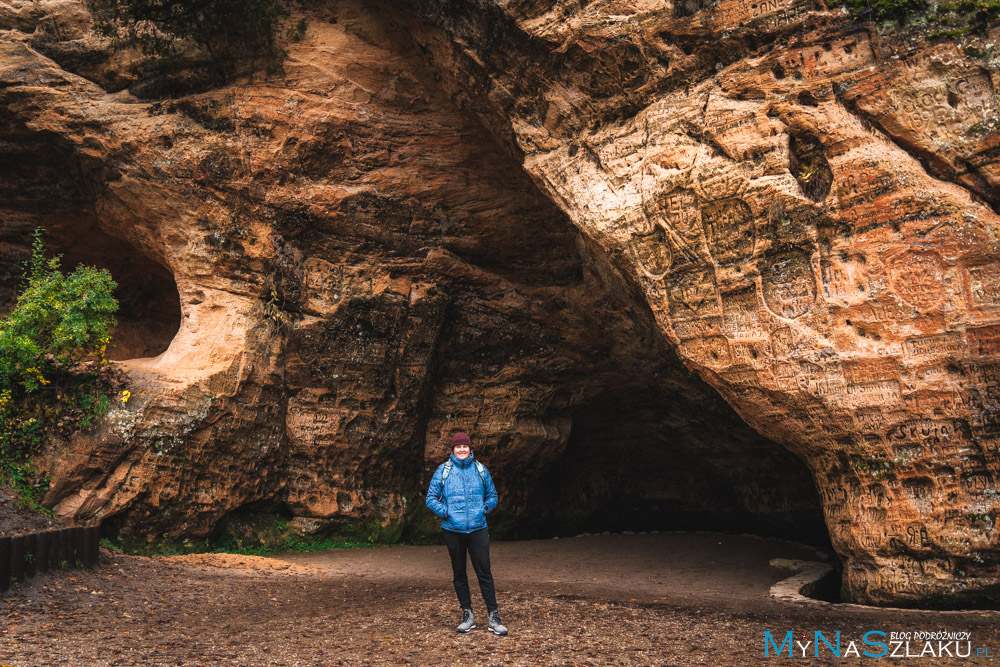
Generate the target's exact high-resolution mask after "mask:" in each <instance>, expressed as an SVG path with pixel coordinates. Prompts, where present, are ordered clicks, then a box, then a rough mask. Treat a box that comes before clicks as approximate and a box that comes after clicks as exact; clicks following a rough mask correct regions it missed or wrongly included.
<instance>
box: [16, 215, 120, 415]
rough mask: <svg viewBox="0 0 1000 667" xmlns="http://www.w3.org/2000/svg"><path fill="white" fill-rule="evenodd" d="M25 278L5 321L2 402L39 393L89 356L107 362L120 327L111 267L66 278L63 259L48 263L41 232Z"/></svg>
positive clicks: (86, 269)
mask: <svg viewBox="0 0 1000 667" xmlns="http://www.w3.org/2000/svg"><path fill="white" fill-rule="evenodd" d="M26 279H27V280H26V286H25V288H24V289H23V291H22V292H21V294H20V295H19V296H18V297H17V304H16V305H15V306H14V310H12V311H11V312H10V313H9V314H8V315H7V316H6V317H5V318H3V319H2V320H0V403H2V404H6V403H7V402H9V401H11V400H17V399H19V398H22V397H23V396H25V395H27V394H30V393H32V392H35V391H38V390H39V389H41V388H42V387H44V386H45V385H47V384H49V383H50V382H51V378H52V376H53V375H63V374H65V373H66V372H67V371H68V370H69V369H70V367H72V366H73V365H74V364H76V363H77V362H79V361H80V360H82V359H83V358H84V357H97V358H99V359H103V358H104V351H105V349H106V348H107V346H108V341H110V339H111V330H112V329H113V328H114V327H115V325H116V324H117V322H116V321H115V317H114V313H115V311H117V310H118V301H116V300H115V298H114V296H113V292H114V289H115V288H116V287H117V285H116V284H115V281H114V280H112V278H111V274H110V273H108V271H107V269H95V268H94V267H90V266H82V265H81V266H79V267H77V269H76V270H75V271H73V272H72V273H71V274H69V275H68V276H64V275H63V274H62V272H61V271H60V270H59V258H58V257H53V258H52V259H45V245H44V243H43V241H42V236H41V232H40V231H37V232H35V241H34V244H33V247H32V253H31V263H30V266H29V270H28V274H27V276H26Z"/></svg>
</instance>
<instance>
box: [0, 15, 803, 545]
mask: <svg viewBox="0 0 1000 667" xmlns="http://www.w3.org/2000/svg"><path fill="white" fill-rule="evenodd" d="M310 11H311V13H310V14H308V15H307V16H306V17H305V18H306V19H307V21H308V30H307V33H306V38H305V39H304V40H303V41H302V42H299V43H293V44H289V45H288V47H289V49H290V55H289V58H288V60H287V61H286V63H285V74H284V76H282V77H276V78H275V77H272V78H263V79H258V80H255V81H244V82H240V83H238V84H234V85H229V86H225V87H221V88H219V87H213V86H211V85H209V84H208V82H207V81H206V80H205V78H204V77H203V76H202V75H201V71H200V69H199V64H198V55H197V53H193V52H191V53H184V54H182V55H181V60H180V61H179V64H176V63H175V64H173V65H170V66H163V65H157V64H155V63H152V62H149V61H147V60H145V59H142V58H139V57H137V56H135V55H130V54H110V53H108V52H107V51H106V50H105V49H104V48H103V47H102V45H101V44H100V43H99V42H97V41H95V40H94V38H93V36H92V35H90V34H89V33H88V27H87V25H88V22H87V17H86V14H85V13H84V12H83V10H82V9H81V6H80V5H79V4H78V3H76V2H72V1H69V0H63V1H58V2H51V3H43V4H39V3H28V2H10V1H7V2H0V142H2V143H0V169H3V178H0V188H2V190H0V252H2V253H3V258H4V262H3V265H2V270H3V271H4V273H3V275H0V288H2V290H3V291H2V292H0V298H2V299H3V300H4V303H5V304H10V300H11V298H12V296H13V294H14V289H15V286H16V283H17V278H18V269H19V261H20V260H21V259H23V258H24V257H25V256H26V254H27V251H28V240H29V236H30V231H31V230H32V229H33V228H34V227H35V226H38V225H41V226H44V227H45V228H46V229H47V235H48V240H49V245H50V247H51V248H52V249H53V250H56V251H58V252H62V253H64V258H65V260H66V261H65V263H66V264H67V265H68V266H72V264H73V263H75V262H77V261H84V262H87V263H93V264H97V265H99V266H105V267H107V268H109V269H110V270H111V271H112V273H113V275H114V276H115V278H116V280H117V281H118V283H119V284H120V285H121V290H120V292H119V298H120V300H121V302H122V312H121V313H120V315H119V319H120V320H121V326H120V328H119V332H118V334H117V335H116V337H115V345H116V347H115V348H114V349H113V350H112V356H113V358H114V359H116V360H117V361H116V362H115V363H116V364H117V365H118V366H119V367H120V368H121V369H123V370H125V371H127V372H128V374H129V377H130V380H129V384H128V388H129V390H130V392H131V395H132V398H131V400H129V401H128V403H126V404H123V403H121V402H120V401H118V400H114V401H113V409H112V410H111V412H110V414H109V415H108V418H107V419H106V420H105V422H103V423H102V424H101V425H99V427H98V428H97V429H95V430H92V431H89V432H85V433H80V434H77V435H75V436H74V437H73V438H72V439H70V440H68V441H61V440H54V441H52V442H51V443H49V445H48V447H47V448H46V449H45V451H43V452H42V453H41V455H40V457H39V465H41V466H42V467H43V468H44V469H45V470H47V471H48V472H50V474H51V475H52V485H51V488H50V490H49V492H48V495H47V496H46V498H45V502H46V503H47V504H48V505H50V506H52V507H53V508H54V509H55V511H56V512H57V513H59V514H60V515H63V516H66V517H70V518H73V519H75V520H78V521H89V520H93V519H95V518H102V519H103V520H104V526H105V530H107V531H109V532H111V533H114V534H116V535H118V536H132V537H140V538H149V539H153V538H164V537H165V538H168V539H184V538H189V537H190V538H194V537H203V536H206V535H209V534H211V533H212V532H213V531H216V530H218V529H219V526H220V525H221V524H222V523H224V521H223V520H224V519H227V518H228V517H232V516H236V515H238V514H240V513H241V512H246V511H252V510H266V511H271V512H282V513H290V514H292V515H295V516H298V517H304V518H309V519H318V520H323V521H328V522H337V521H341V522H342V521H370V520H373V519H374V520H377V521H379V522H381V523H383V524H393V525H397V524H399V523H400V522H402V523H403V524H405V525H406V526H407V529H409V530H413V531H418V530H422V529H424V528H425V527H426V526H432V525H433V521H432V517H430V515H429V513H427V512H426V510H425V509H424V508H423V498H422V492H423V491H424V489H425V488H426V484H427V481H428V480H429V478H430V474H431V472H432V471H433V469H434V467H435V466H436V465H437V464H438V463H439V462H440V461H441V460H443V458H444V456H445V454H446V452H447V443H448V441H449V439H450V436H451V433H452V432H453V431H454V430H457V429H463V430H466V431H467V432H469V433H470V434H471V435H472V438H473V442H474V447H475V450H476V454H477V456H478V457H480V458H481V459H483V460H484V461H485V462H486V463H487V464H488V465H489V466H490V468H491V470H492V471H493V473H494V476H495V477H496V479H497V480H498V484H499V487H500V491H501V496H502V506H501V510H502V513H501V514H500V515H499V516H497V517H496V521H495V523H494V526H495V528H496V529H498V530H501V532H506V534H512V535H533V534H552V533H555V532H565V531H570V530H580V529H594V528H613V527H618V528H633V529H641V528H650V527H671V526H675V527H676V526H694V525H697V526H717V527H728V528H739V529H744V530H746V529H760V530H767V531H770V532H781V533H784V534H795V535H799V536H801V535H803V530H805V531H807V533H808V537H809V538H810V539H811V538H814V537H816V533H817V532H821V531H822V516H821V514H820V510H819V507H818V499H817V496H816V491H815V488H814V486H813V482H812V479H811V477H810V475H809V473H808V470H807V468H806V467H805V466H804V464H803V463H802V462H801V461H799V460H798V459H796V458H795V457H794V456H793V455H791V454H789V453H788V452H787V451H786V450H784V449H783V448H782V447H780V446H779V445H777V444H776V443H774V442H772V441H770V440H768V439H766V438H764V437H762V436H760V435H759V434H758V433H756V432H755V431H754V430H752V429H751V428H749V427H748V426H746V425H745V424H744V423H743V422H742V420H741V419H740V418H739V416H737V414H736V413H735V412H734V411H733V410H732V408H730V407H729V406H728V405H727V404H726V403H725V402H724V401H722V400H721V399H720V398H719V397H718V395H717V394H716V392H715V391H714V390H713V389H712V388H711V387H709V386H708V385H707V384H706V383H705V382H704V381H702V380H701V379H699V378H698V377H697V376H695V375H694V374H692V373H691V372H690V371H688V370H687V369H686V368H685V367H684V365H683V364H682V363H681V361H680V359H679V358H678V356H677V354H676V352H675V351H674V350H673V349H672V347H671V345H670V344H669V343H668V341H667V340H666V339H665V338H664V336H663V333H662V331H661V329H660V325H659V324H658V323H657V321H656V320H655V318H654V315H653V311H652V310H651V309H650V308H649V306H648V304H647V303H646V301H645V297H644V296H643V292H642V287H641V286H640V283H639V281H638V280H637V278H636V277H635V276H634V275H631V274H630V273H628V272H624V273H623V272H622V269H623V268H627V267H624V266H623V265H621V264H620V262H618V261H617V260H615V259H614V257H613V255H612V254H609V253H608V251H607V249H606V248H605V247H604V246H602V245H601V244H600V243H598V242H595V240H594V239H592V238H590V237H589V236H587V235H586V234H582V233H581V232H580V231H579V230H578V229H577V228H576V227H574V226H573V225H572V224H571V221H570V220H569V219H568V218H567V216H566V213H565V212H564V211H563V210H561V209H560V208H559V207H558V206H556V205H555V204H553V202H552V201H551V200H550V199H548V198H547V197H546V196H544V195H543V194H542V193H540V192H539V190H538V188H537V185H536V183H535V182H533V181H532V179H531V178H529V176H528V175H527V174H526V173H525V172H524V170H523V167H522V165H521V163H520V161H519V159H516V158H515V157H512V155H511V154H510V153H509V151H507V150H506V149H505V148H504V147H503V145H502V144H501V143H498V142H497V140H496V139H495V138H494V137H493V136H492V135H491V134H490V133H489V132H488V131H487V130H486V129H485V128H484V127H483V126H482V125H481V124H480V122H479V121H477V120H476V119H475V117H474V116H473V115H472V114H469V113H468V112H466V111H463V110H461V109H460V108H459V107H458V106H456V105H455V104H454V103H453V102H452V100H450V99H449V98H448V96H447V94H446V93H444V92H442V89H441V87H440V86H441V85H442V84H445V85H446V84H447V82H446V81H445V79H444V74H446V73H442V72H436V71H433V70H428V69H427V68H426V67H425V66H424V65H423V63H422V60H421V54H420V52H419V51H418V49H417V48H416V47H414V46H413V45H412V44H410V42H409V41H408V40H406V39H400V35H401V34H402V33H400V27H399V26H400V23H398V21H404V20H409V19H407V17H406V16H405V15H404V14H401V13H399V12H393V11H391V10H388V9H386V8H382V9H379V10H376V9H373V8H371V7H369V6H367V5H366V4H364V3H360V2H357V3H352V2H338V3H330V4H329V5H319V6H316V7H314V8H313V9H311V10H310ZM297 19H298V17H296V20H297ZM199 91H200V92H199ZM779 474H780V476H781V479H782V481H781V483H780V484H777V483H774V482H773V480H774V479H775V478H776V477H777V476H778V475H779ZM421 524H422V525H421Z"/></svg>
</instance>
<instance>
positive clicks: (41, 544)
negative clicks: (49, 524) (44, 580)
mask: <svg viewBox="0 0 1000 667" xmlns="http://www.w3.org/2000/svg"><path fill="white" fill-rule="evenodd" d="M51 544H52V531H51V530H43V531H41V532H39V533H35V572H38V573H42V572H48V571H49V561H50V556H49V550H50V548H51Z"/></svg>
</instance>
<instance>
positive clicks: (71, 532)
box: [66, 528, 83, 568]
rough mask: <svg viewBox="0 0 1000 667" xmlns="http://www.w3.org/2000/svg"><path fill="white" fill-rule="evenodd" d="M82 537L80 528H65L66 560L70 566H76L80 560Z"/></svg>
mask: <svg viewBox="0 0 1000 667" xmlns="http://www.w3.org/2000/svg"><path fill="white" fill-rule="evenodd" d="M82 539H83V529H82V528H67V529H66V562H67V563H69V566H70V567H71V568H74V567H76V566H77V565H76V564H77V562H79V560H80V543H81V542H82Z"/></svg>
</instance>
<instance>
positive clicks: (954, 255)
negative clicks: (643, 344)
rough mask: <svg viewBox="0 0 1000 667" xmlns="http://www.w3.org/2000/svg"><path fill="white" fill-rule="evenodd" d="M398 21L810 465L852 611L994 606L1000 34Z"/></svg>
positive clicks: (635, 20) (776, 12)
mask: <svg viewBox="0 0 1000 667" xmlns="http://www.w3.org/2000/svg"><path fill="white" fill-rule="evenodd" d="M396 4H397V5H398V6H399V7H400V8H401V9H402V10H406V11H408V12H411V13H413V14H414V15H415V16H416V17H417V19H416V20H414V21H411V22H409V23H408V24H407V25H408V28H409V30H410V31H411V32H412V33H413V34H414V35H415V36H416V39H417V40H418V42H419V43H420V44H421V45H422V47H423V50H424V52H425V54H426V55H427V57H428V59H429V61H430V62H432V63H434V67H435V68H436V69H437V70H438V71H441V72H447V73H448V74H449V76H448V77H447V82H448V84H449V87H450V90H451V93H452V97H453V99H455V100H456V101H457V102H458V103H459V104H461V105H462V106H463V107H464V108H468V109H469V110H470V111H473V112H476V113H478V114H480V116H481V117H482V118H483V122H484V124H485V125H486V126H488V127H490V128H491V130H492V131H493V133H494V134H495V135H496V136H497V137H499V138H501V139H502V140H504V141H505V142H506V143H507V145H509V146H511V147H512V150H516V151H518V152H519V153H520V154H521V155H522V156H523V157H522V160H523V163H524V165H525V168H526V169H527V171H528V172H529V173H530V174H531V175H532V177H533V178H534V179H535V181H536V182H537V183H538V184H539V186H540V187H541V188H542V190H543V191H545V192H546V193H547V194H548V195H549V196H550V197H551V199H552V200H553V201H554V202H556V203H557V204H558V205H559V207H560V208H561V209H562V210H563V211H565V212H566V214H567V215H568V216H569V218H570V220H571V221H572V222H573V224H574V225H576V226H577V227H578V228H579V229H581V230H582V231H583V232H584V234H586V235H587V236H588V237H589V238H590V239H592V240H593V241H594V242H595V243H596V244H598V245H599V246H601V247H602V248H604V249H605V250H606V251H607V253H608V255H609V257H610V261H611V262H612V263H613V264H614V265H615V266H616V267H618V268H619V270H621V271H622V273H623V274H625V275H627V276H630V277H632V278H634V279H635V280H636V281H637V282H638V283H639V284H640V285H641V289H642V293H643V299H644V300H645V301H646V303H648V304H649V306H650V308H651V309H652V310H653V312H654V313H655V316H656V322H657V325H658V327H659V328H660V330H661V331H662V332H663V334H664V336H665V337H666V338H667V339H668V340H669V341H670V343H671V345H672V347H673V348H674V349H676V350H677V352H678V354H679V355H680V356H681V358H682V359H683V361H684V363H685V365H686V366H687V367H688V368H690V369H692V370H693V371H694V372H696V373H697V374H698V375H699V376H700V377H702V378H703V379H704V380H705V381H706V382H707V383H708V384H710V385H711V386H712V387H714V388H715V389H717V390H718V391H719V393H720V394H721V395H722V396H723V397H725V399H726V400H727V401H728V402H729V403H730V404H731V405H732V406H733V407H734V408H735V409H736V410H737V412H738V413H739V414H740V415H741V416H742V417H743V418H744V419H745V420H746V421H747V423H749V424H750V425H752V426H753V427H754V428H755V429H756V430H757V431H759V432H760V433H762V434H764V435H765V436H767V437H768V438H771V439H773V440H774V441H776V442H780V443H782V444H783V445H785V446H786V447H788V449H789V450H790V451H792V452H795V453H796V454H798V455H799V456H801V457H802V458H803V459H805V460H806V461H807V462H808V465H809V467H810V469H811V470H812V473H813V475H814V478H815V480H816V484H817V486H818V488H819V489H820V493H821V495H822V498H823V507H824V511H825V514H826V520H827V525H828V527H829V529H830V534H831V538H832V540H833V544H834V546H835V548H836V549H837V551H838V553H839V554H840V555H841V557H842V558H843V561H844V566H845V572H844V574H845V584H846V587H847V589H848V590H849V591H850V593H851V595H852V596H853V598H854V599H856V600H859V601H865V602H876V603H879V602H890V601H894V602H896V603H906V602H909V603H915V604H919V603H920V602H921V601H926V600H936V599H939V598H941V597H945V598H947V597H949V596H955V597H954V598H953V599H954V600H955V601H956V602H958V601H959V600H962V599H965V600H973V599H980V600H994V601H995V600H996V591H997V590H998V586H1000V533H998V531H997V530H996V521H997V516H998V511H1000V491H998V486H997V480H998V474H1000V429H998V427H997V424H998V423H1000V420H998V415H1000V404H998V400H997V399H998V380H997V373H996V371H997V369H998V365H997V354H998V351H1000V347H998V345H997V341H998V340H1000V255H998V250H1000V247H998V223H1000V219H998V216H997V211H996V206H997V204H998V201H1000V189H998V185H1000V180H998V179H1000V175H998V169H1000V153H998V146H1000V132H998V123H1000V119H998V114H997V112H998V100H997V96H996V89H997V84H998V83H1000V82H998V80H997V77H998V73H997V70H998V62H997V60H996V53H997V52H996V49H997V44H996V42H995V41H994V40H993V38H994V37H995V36H996V34H995V33H991V35H990V36H989V37H988V38H987V37H983V38H981V39H979V40H978V41H976V43H975V44H972V43H971V42H970V43H969V44H968V45H967V46H966V48H964V49H961V48H959V46H958V45H956V44H954V43H950V42H948V41H944V42H941V41H939V42H932V41H929V40H928V39H927V38H926V31H921V30H920V29H919V28H914V29H910V30H905V29H893V28H892V27H891V26H885V25H882V26H876V25H873V24H863V23H857V22H855V21H853V20H852V19H851V18H850V16H849V15H847V13H846V12H842V11H840V10H837V9H830V10H828V9H826V8H825V7H824V6H823V4H822V3H819V2H816V3H813V2H809V1H805V2H803V1H802V0H787V1H781V2H765V3H754V2H743V1H740V0H722V1H721V2H711V3H706V2H677V3H670V2H662V3H661V2H642V1H635V2H628V1H625V2H594V3H584V4H580V3H575V2H552V3H518V2H495V3H494V2H476V3H473V2H460V3H452V2H448V3H444V2H434V1H428V2H422V1H419V0H416V1H411V2H402V1H401V2H398V3H396Z"/></svg>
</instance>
